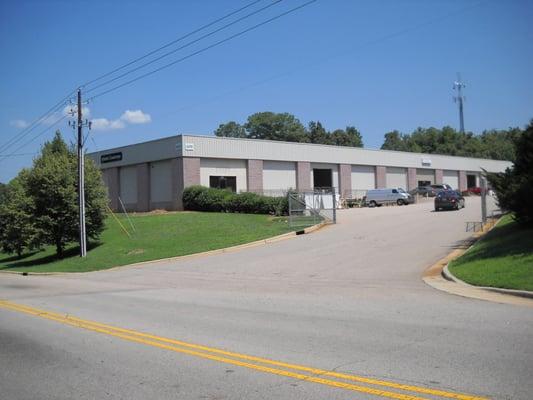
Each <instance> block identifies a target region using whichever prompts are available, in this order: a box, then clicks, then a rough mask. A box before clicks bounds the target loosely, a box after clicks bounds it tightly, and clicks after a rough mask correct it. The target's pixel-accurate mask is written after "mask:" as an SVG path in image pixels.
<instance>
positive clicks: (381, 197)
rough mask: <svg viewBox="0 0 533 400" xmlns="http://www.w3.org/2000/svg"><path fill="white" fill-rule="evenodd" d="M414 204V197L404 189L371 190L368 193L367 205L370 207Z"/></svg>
mask: <svg viewBox="0 0 533 400" xmlns="http://www.w3.org/2000/svg"><path fill="white" fill-rule="evenodd" d="M412 202H413V197H412V196H411V195H410V194H409V193H406V192H405V190H403V189H402V188H391V189H388V188H387V189H371V190H369V191H367V192H366V198H365V203H366V204H367V205H368V206H370V207H376V206H378V207H379V206H381V205H383V204H385V203H396V204H398V205H399V206H402V205H405V204H409V203H412Z"/></svg>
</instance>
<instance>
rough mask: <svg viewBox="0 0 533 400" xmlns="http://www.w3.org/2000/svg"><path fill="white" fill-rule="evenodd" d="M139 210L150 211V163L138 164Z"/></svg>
mask: <svg viewBox="0 0 533 400" xmlns="http://www.w3.org/2000/svg"><path fill="white" fill-rule="evenodd" d="M137 211H150V164H148V163H142V164H138V165H137Z"/></svg>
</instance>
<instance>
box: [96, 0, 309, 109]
mask: <svg viewBox="0 0 533 400" xmlns="http://www.w3.org/2000/svg"><path fill="white" fill-rule="evenodd" d="M316 1H317V0H310V1H307V2H306V3H303V4H301V5H299V6H297V7H294V8H291V9H289V10H287V11H285V12H283V13H281V14H278V15H276V16H274V17H272V18H269V19H267V20H265V21H263V22H260V23H258V24H256V25H253V26H251V27H249V28H246V29H244V30H242V31H240V32H237V33H235V34H233V35H231V36H228V37H227V38H225V39H222V40H219V41H218V42H215V43H213V44H211V45H209V46H206V47H204V48H202V49H200V50H197V51H195V52H193V53H191V54H188V55H186V56H184V57H182V58H179V59H177V60H175V61H173V62H171V63H168V64H165V65H163V66H161V67H159V68H156V69H154V70H152V71H149V72H146V73H144V74H142V75H139V76H137V77H136V78H133V79H130V80H129V81H126V82H123V83H121V84H120V85H117V86H114V87H112V88H110V89H107V90H104V91H102V92H100V93H97V94H95V95H94V96H91V97H90V98H89V101H92V100H94V99H96V98H98V97H101V96H104V95H106V94H108V93H111V92H114V91H115V90H118V89H120V88H123V87H124V86H127V85H130V84H132V83H134V82H137V81H138V80H141V79H143V78H146V77H148V76H150V75H153V74H155V73H157V72H159V71H162V70H164V69H166V68H169V67H171V66H173V65H175V64H178V63H180V62H182V61H185V60H187V59H189V58H191V57H194V56H196V55H198V54H201V53H204V52H205V51H207V50H209V49H212V48H213V47H217V46H219V45H221V44H223V43H226V42H229V41H230V40H233V39H235V38H237V37H239V36H242V35H244V34H245V33H248V32H250V31H252V30H255V29H257V28H259V27H261V26H263V25H266V24H268V23H270V22H272V21H275V20H277V19H279V18H282V17H284V16H286V15H288V14H291V13H293V12H295V11H297V10H300V9H302V8H304V7H306V6H308V5H310V4H312V3H315V2H316Z"/></svg>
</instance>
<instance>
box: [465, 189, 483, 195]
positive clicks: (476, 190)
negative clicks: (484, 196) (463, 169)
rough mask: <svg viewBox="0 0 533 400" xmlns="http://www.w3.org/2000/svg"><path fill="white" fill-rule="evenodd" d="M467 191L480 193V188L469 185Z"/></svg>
mask: <svg viewBox="0 0 533 400" xmlns="http://www.w3.org/2000/svg"><path fill="white" fill-rule="evenodd" d="M468 192H469V193H472V194H477V195H480V194H481V188H480V187H469V188H468Z"/></svg>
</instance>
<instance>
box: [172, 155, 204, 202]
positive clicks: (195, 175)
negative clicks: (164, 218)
mask: <svg viewBox="0 0 533 400" xmlns="http://www.w3.org/2000/svg"><path fill="white" fill-rule="evenodd" d="M172 174H173V176H172V179H173V182H175V187H176V189H175V193H176V208H177V209H178V210H183V202H182V196H183V189H185V188H186V187H188V186H193V185H199V184H200V159H199V158H195V157H178V158H177V159H176V161H175V163H174V162H173V167H172ZM173 185H174V184H173ZM173 190H174V189H173Z"/></svg>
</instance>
